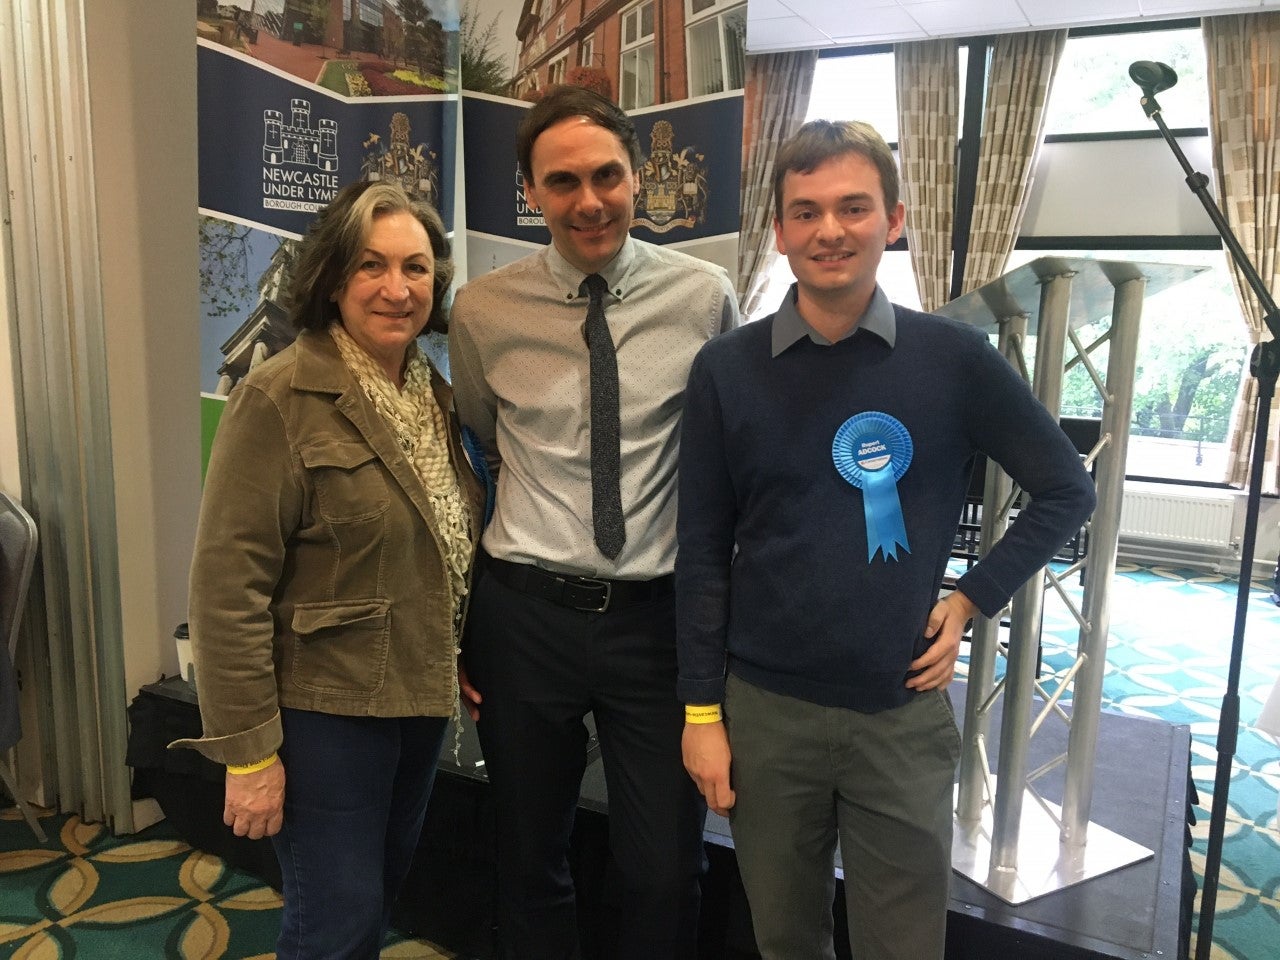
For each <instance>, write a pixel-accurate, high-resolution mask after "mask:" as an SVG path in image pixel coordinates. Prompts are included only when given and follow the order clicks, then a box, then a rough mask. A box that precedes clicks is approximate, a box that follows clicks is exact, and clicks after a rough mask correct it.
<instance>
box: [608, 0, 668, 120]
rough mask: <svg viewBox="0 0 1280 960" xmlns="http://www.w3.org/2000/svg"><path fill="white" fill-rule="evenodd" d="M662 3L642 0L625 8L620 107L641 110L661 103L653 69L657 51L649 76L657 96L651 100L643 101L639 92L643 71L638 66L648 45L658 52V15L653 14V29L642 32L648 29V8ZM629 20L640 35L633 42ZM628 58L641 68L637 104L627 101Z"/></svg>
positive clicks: (621, 19)
mask: <svg viewBox="0 0 1280 960" xmlns="http://www.w3.org/2000/svg"><path fill="white" fill-rule="evenodd" d="M659 2H660V0H640V2H639V3H634V4H632V5H631V6H629V7H627V8H626V9H625V10H623V11H622V13H621V15H620V17H619V31H618V47H619V49H618V106H619V107H621V108H622V109H623V110H639V109H642V108H643V107H651V106H653V105H654V104H655V103H657V102H658V99H657V83H656V79H657V78H656V76H655V74H654V72H653V71H654V70H655V69H656V57H654V56H653V53H651V54H650V70H651V73H650V77H649V87H650V92H651V93H652V95H653V99H651V100H650V101H649V102H648V103H640V102H639V97H638V94H639V91H640V83H639V76H640V71H639V69H638V65H639V62H640V59H641V55H642V53H643V52H644V50H645V48H649V49H650V50H651V51H654V52H656V37H657V18H656V16H653V19H652V27H653V28H652V29H651V30H650V32H649V33H647V34H642V33H641V32H640V31H641V30H643V29H644V9H645V7H649V8H650V9H651V10H654V5H655V4H656V3H659ZM654 12H655V13H656V10H654ZM629 19H633V20H634V23H635V29H636V38H635V39H634V40H632V41H630V42H628V41H627V21H628V20H629ZM628 59H633V60H634V61H635V62H636V64H637V69H636V70H635V76H636V78H637V82H636V89H635V91H634V94H636V96H635V97H634V99H635V100H636V102H634V103H629V102H627V97H626V94H625V84H624V79H625V77H626V66H627V61H628Z"/></svg>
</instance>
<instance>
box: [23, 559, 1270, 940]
mask: <svg viewBox="0 0 1280 960" xmlns="http://www.w3.org/2000/svg"><path fill="white" fill-rule="evenodd" d="M1235 592H1236V591H1235V583H1234V581H1232V580H1229V579H1227V578H1225V577H1219V576H1204V575H1198V574H1195V573H1192V572H1190V571H1186V570H1170V569H1164V568H1155V569H1145V568H1137V567H1122V568H1121V569H1120V571H1119V572H1118V574H1117V577H1116V581H1115V583H1114V586H1113V589H1112V593H1111V597H1112V599H1111V604H1110V609H1111V636H1110V643H1109V648H1108V657H1107V659H1108V667H1107V677H1106V682H1105V686H1104V704H1103V705H1104V708H1106V709H1109V710H1115V711H1119V712H1122V713H1127V714H1132V715H1135V716H1143V717H1156V718H1159V719H1163V720H1167V721H1170V722H1173V723H1185V724H1189V725H1190V726H1191V732H1192V773H1193V776H1194V778H1195V781H1196V786H1197V789H1198V790H1199V792H1200V807H1199V808H1198V809H1197V818H1198V821H1199V823H1198V826H1197V827H1196V829H1195V834H1194V835H1195V846H1194V850H1193V854H1192V859H1193V865H1194V867H1195V869H1196V871H1197V874H1200V873H1201V872H1202V871H1203V866H1204V850H1205V845H1206V840H1207V836H1208V819H1209V807H1210V804H1211V803H1212V797H1211V793H1210V792H1211V789H1212V785H1213V779H1214V767H1215V764H1216V762H1217V753H1216V751H1215V749H1214V742H1215V740H1216V737H1217V730H1218V719H1217V718H1218V709H1219V707H1220V705H1221V702H1222V695H1223V692H1224V689H1225V683H1226V679H1225V678H1226V669H1227V658H1228V654H1229V652H1230V646H1231V631H1232V623H1233V610H1234V605H1235ZM1269 592H1270V586H1269V585H1266V586H1264V585H1263V584H1261V583H1259V584H1258V585H1257V588H1256V589H1255V590H1254V591H1253V595H1252V600H1251V606H1250V612H1249V629H1248V635H1247V638H1246V645H1245V658H1244V664H1243V671H1242V683H1241V691H1240V693H1241V718H1242V720H1243V727H1242V730H1241V734H1240V741H1239V750H1238V753H1237V756H1236V762H1235V767H1234V774H1233V778H1232V783H1231V793H1230V806H1229V813H1228V818H1227V826H1226V842H1225V845H1224V856H1223V866H1222V871H1221V875H1220V884H1221V886H1220V889H1219V897H1218V911H1217V917H1216V923H1215V928H1214V948H1213V953H1212V955H1213V957H1214V958H1215V960H1216V958H1222V960H1226V958H1230V960H1275V958H1280V833H1278V828H1280V825H1278V824H1277V820H1276V793H1277V790H1278V789H1280V745H1277V744H1276V743H1275V741H1273V740H1272V739H1271V738H1269V737H1267V736H1265V735H1263V734H1260V733H1259V732H1258V731H1257V730H1255V729H1253V728H1252V726H1251V724H1252V723H1253V721H1254V720H1256V718H1257V716H1258V711H1259V709H1260V708H1261V706H1262V703H1263V701H1264V700H1265V699H1266V696H1267V694H1268V692H1269V691H1270V689H1271V686H1272V684H1274V682H1275V680H1276V677H1277V676H1280V608H1278V607H1276V606H1275V605H1273V604H1272V603H1271V602H1270V601H1269V600H1268V599H1267V594H1268V593H1269ZM1045 625H1046V631H1045V659H1046V663H1047V664H1048V665H1049V666H1050V667H1051V668H1061V667H1063V666H1064V665H1065V664H1066V662H1067V661H1068V660H1069V658H1070V656H1071V653H1072V652H1074V644H1075V622H1074V620H1072V619H1071V618H1070V615H1069V614H1068V613H1067V611H1066V608H1065V606H1063V605H1062V604H1061V602H1060V601H1059V600H1057V598H1056V597H1053V596H1048V597H1046V608H1045ZM962 674H963V670H962ZM43 823H44V827H45V830H46V832H47V833H49V835H50V843H49V845H48V846H47V847H43V848H41V847H40V846H39V845H38V844H36V843H35V841H34V839H33V837H32V835H31V833H30V831H29V830H28V829H27V827H26V825H25V824H24V823H23V822H22V821H21V819H20V818H19V817H18V815H17V813H16V812H15V811H12V810H7V811H4V812H3V813H0V960H4V958H20V960H70V958H81V960H112V958H120V960H137V958H144V957H145V958H152V957H157V958H158V957H166V958H179V960H191V958H200V960H215V958H223V957H226V958H246V957H252V958H257V960H266V958H269V957H271V956H272V953H271V950H272V946H273V944H274V940H275V931H276V929H277V927H278V924H279V898H278V897H277V896H276V894H275V893H274V892H273V891H271V890H270V889H269V888H265V887H263V886H261V885H260V884H259V883H258V882H257V881H256V880H253V879H252V878H250V877H248V876H246V875H245V874H243V873H240V872H238V871H236V870H233V869H231V868H229V867H227V866H226V865H225V864H223V863H222V861H220V860H218V859H217V858H216V857H212V856H209V855H207V854H203V853H200V852H198V851H193V850H191V849H190V848H189V847H187V846H186V844H184V843H182V842H181V841H180V840H179V839H178V838H177V837H176V835H175V834H174V833H173V832H172V830H171V829H170V828H169V827H168V826H167V825H166V824H159V825H158V826H156V827H153V828H151V829H150V830H147V831H144V832H143V833H141V834H139V835H136V836H132V837H111V836H110V835H109V834H108V833H106V831H105V830H103V828H102V827H100V826H95V825H91V824H84V823H81V822H80V821H79V820H78V819H76V818H74V817H65V816H54V815H47V816H46V817H44V818H43ZM1193 949H1194V943H1193ZM382 957H383V958H404V960H408V958H421V960H447V958H451V957H453V954H450V953H448V952H444V951H441V950H439V949H437V948H435V947H433V946H432V945H430V944H427V943H424V942H422V941H415V940H398V939H397V941H396V942H395V943H392V944H389V945H388V946H387V947H386V948H385V949H384V950H383V953H382ZM655 960H660V958H655ZM1010 960H1017V958H1010ZM1152 960H1174V958H1154V957H1153V958H1152Z"/></svg>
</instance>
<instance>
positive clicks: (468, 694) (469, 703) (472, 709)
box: [458, 657, 482, 723]
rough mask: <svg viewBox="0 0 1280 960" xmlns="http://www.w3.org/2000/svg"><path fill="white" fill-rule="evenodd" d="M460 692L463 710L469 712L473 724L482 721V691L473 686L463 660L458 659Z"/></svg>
mask: <svg viewBox="0 0 1280 960" xmlns="http://www.w3.org/2000/svg"><path fill="white" fill-rule="evenodd" d="M458 690H459V692H460V693H461V695H462V709H464V710H466V711H467V716H469V717H470V718H471V722H472V723H475V722H476V721H477V720H479V719H480V701H481V699H482V698H481V696H480V691H479V690H477V689H476V688H475V687H473V686H472V685H471V678H470V677H468V676H467V668H466V667H464V666H463V665H462V658H461V657H459V658H458Z"/></svg>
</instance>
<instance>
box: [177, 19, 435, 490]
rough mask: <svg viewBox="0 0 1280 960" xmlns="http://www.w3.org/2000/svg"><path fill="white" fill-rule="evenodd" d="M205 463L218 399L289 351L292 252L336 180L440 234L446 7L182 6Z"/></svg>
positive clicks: (220, 404) (218, 409) (219, 410)
mask: <svg viewBox="0 0 1280 960" xmlns="http://www.w3.org/2000/svg"><path fill="white" fill-rule="evenodd" d="M196 14H197V15H196V33H197V38H196V47H197V49H196V69H197V112H198V116H197V125H198V130H199V133H198V140H199V197H198V199H197V203H198V207H199V212H200V219H199V230H200V291H201V320H200V322H201V331H200V340H201V356H200V396H201V424H202V430H201V433H202V445H203V455H204V463H205V464H206V465H207V463H208V455H209V449H210V446H211V444H212V441H213V435H214V432H215V431H216V429H217V424H218V420H219V419H220V417H221V413H222V409H223V407H224V406H225V402H226V399H227V396H228V395H229V394H230V393H231V391H232V390H233V389H234V388H235V385H236V384H237V383H238V382H239V381H240V380H241V379H242V378H243V377H244V376H245V375H246V374H247V373H248V372H249V370H250V369H252V368H253V367H254V366H256V365H257V364H259V363H261V362H262V361H263V360H265V359H266V358H268V357H270V356H272V355H273V354H275V353H278V352H279V351H280V350H282V349H284V348H285V347H286V346H288V345H289V344H290V343H291V342H292V341H293V336H294V331H293V330H292V329H291V327H290V326H289V323H288V320H287V305H286V303H285V291H286V290H287V289H288V283H289V273H290V269H291V267H292V263H293V253H294V246H295V244H296V242H297V240H298V239H299V238H300V237H301V236H302V235H303V233H305V231H306V229H307V227H308V225H309V224H310V222H311V220H312V218H313V217H314V216H315V215H316V213H317V211H319V210H320V209H321V208H322V207H324V205H325V204H327V203H328V202H329V201H330V200H331V199H332V198H333V196H334V195H335V194H336V193H337V192H338V190H339V189H341V188H342V187H343V186H344V185H346V184H347V183H350V182H352V181H356V180H380V181H388V180H390V181H395V182H398V183H400V184H401V185H402V186H403V187H404V188H405V190H406V191H407V192H408V193H409V194H410V195H411V196H413V197H416V198H419V199H422V200H426V201H428V202H429V203H431V204H432V205H433V206H435V207H436V208H437V209H438V210H439V211H440V215H441V217H442V218H443V219H444V222H445V226H446V228H447V229H449V230H452V228H453V221H454V213H455V211H454V209H453V208H454V202H453V197H454V187H453V185H454V182H455V178H456V171H455V166H456V164H455V160H454V157H455V153H456V146H455V141H456V134H457V124H458V52H457V35H458V14H457V5H456V3H455V2H453V0H448V2H442V0H430V2H424V0H235V2H232V3H216V2H213V0H197V4H196Z"/></svg>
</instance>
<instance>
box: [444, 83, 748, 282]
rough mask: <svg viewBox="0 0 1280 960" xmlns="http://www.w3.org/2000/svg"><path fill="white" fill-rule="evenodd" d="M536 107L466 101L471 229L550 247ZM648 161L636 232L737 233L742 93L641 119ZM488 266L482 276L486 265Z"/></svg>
mask: <svg viewBox="0 0 1280 960" xmlns="http://www.w3.org/2000/svg"><path fill="white" fill-rule="evenodd" d="M528 106H529V104H525V103H520V102H518V101H513V100H508V99H506V98H500V97H491V96H481V95H475V94H469V93H465V92H464V95H463V131H464V133H463V147H464V154H465V156H466V179H465V182H464V187H465V190H466V204H467V218H466V222H467V230H468V232H470V233H483V234H488V235H490V236H491V237H494V238H505V239H508V240H517V241H525V242H527V243H538V244H541V243H546V242H548V240H549V239H550V234H549V233H548V231H547V228H546V227H545V226H544V225H543V222H542V216H541V215H540V214H539V213H538V212H537V211H536V210H533V209H530V208H529V206H528V204H527V203H526V202H525V197H524V180H523V177H522V171H521V170H520V167H519V164H518V162H517V161H516V127H517V126H518V125H519V123H520V118H521V117H522V116H523V114H524V111H525V109H526V108H527V107H528ZM632 119H633V120H634V121H635V125H636V132H637V133H638V134H639V137H640V147H641V150H642V152H643V153H644V156H645V159H644V162H643V163H642V164H641V167H640V170H639V174H640V195H639V197H638V199H637V202H636V212H635V217H634V219H633V220H632V231H631V232H632V234H633V235H634V236H636V237H638V238H640V239H642V240H649V241H651V242H653V243H673V242H683V241H689V240H703V239H706V238H708V237H715V236H721V235H724V234H732V233H736V232H737V230H738V192H739V191H738V187H739V182H740V178H741V164H742V148H741V141H742V97H741V95H740V94H737V93H734V94H728V95H725V96H720V97H708V98H701V99H698V100H685V101H682V102H679V103H673V104H665V105H663V106H661V107H655V108H652V109H649V110H645V111H638V112H636V113H635V114H633V115H632ZM476 266H479V267H480V272H483V270H484V269H485V266H486V265H483V264H480V265H473V268H472V274H473V275H474V274H475V272H476V270H475V267H476Z"/></svg>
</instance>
